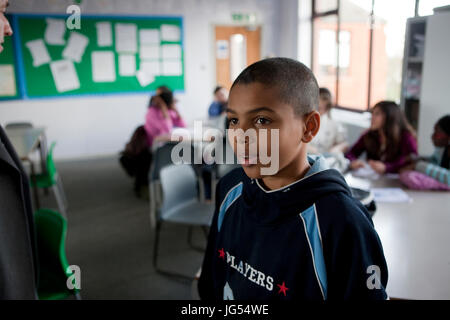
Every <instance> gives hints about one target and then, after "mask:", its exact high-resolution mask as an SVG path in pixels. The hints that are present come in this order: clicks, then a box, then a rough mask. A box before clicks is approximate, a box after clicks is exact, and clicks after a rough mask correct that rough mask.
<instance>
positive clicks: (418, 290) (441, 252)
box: [370, 177, 450, 299]
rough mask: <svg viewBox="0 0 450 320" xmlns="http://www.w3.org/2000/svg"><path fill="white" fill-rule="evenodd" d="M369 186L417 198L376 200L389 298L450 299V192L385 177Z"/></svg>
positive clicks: (376, 219)
mask: <svg viewBox="0 0 450 320" xmlns="http://www.w3.org/2000/svg"><path fill="white" fill-rule="evenodd" d="M370 184H371V186H372V187H375V188H382V187H393V188H402V189H403V190H404V191H405V192H406V193H407V194H408V195H409V196H410V197H411V198H412V199H413V201H412V202H410V203H379V202H378V203H377V211H376V213H375V215H374V216H373V222H374V225H375V229H376V230H377V232H378V235H379V236H380V239H381V242H382V244H383V248H384V253H385V257H386V261H387V264H388V272H389V279H388V285H387V288H386V289H387V293H388V295H389V296H390V297H395V298H402V299H450V193H449V192H442V191H414V190H409V189H406V188H404V187H403V186H402V185H401V183H400V181H399V180H396V179H389V178H386V177H382V178H379V179H378V180H372V181H370Z"/></svg>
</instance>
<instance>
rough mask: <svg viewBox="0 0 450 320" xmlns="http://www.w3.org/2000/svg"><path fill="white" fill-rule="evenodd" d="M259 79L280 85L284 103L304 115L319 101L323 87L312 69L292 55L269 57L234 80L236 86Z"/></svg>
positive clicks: (315, 107)
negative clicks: (287, 56)
mask: <svg viewBox="0 0 450 320" xmlns="http://www.w3.org/2000/svg"><path fill="white" fill-rule="evenodd" d="M254 82H259V83H261V84H263V85H265V86H269V87H276V88H277V89H278V91H279V98H280V100H281V101H282V102H284V103H287V104H290V105H291V106H292V107H293V108H294V113H295V114H296V115H299V116H302V115H305V114H307V113H309V112H311V111H313V110H315V109H317V106H318V104H319V86H318V84H317V80H316V78H315V77H314V74H313V73H312V71H311V70H310V69H309V68H308V67H306V66H305V65H304V64H303V63H301V62H299V61H297V60H293V59H289V58H268V59H264V60H260V61H258V62H255V63H253V64H252V65H250V66H248V67H247V68H246V69H244V71H242V72H241V74H239V76H238V77H237V78H236V80H234V82H233V85H232V86H231V89H230V91H231V90H232V89H233V87H234V86H236V85H241V84H244V85H246V84H251V83H254Z"/></svg>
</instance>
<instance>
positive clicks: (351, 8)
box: [311, 0, 450, 111]
mask: <svg viewBox="0 0 450 320" xmlns="http://www.w3.org/2000/svg"><path fill="white" fill-rule="evenodd" d="M445 4H450V0H420V1H416V0H402V1H392V0H312V32H311V35H312V50H311V67H312V70H313V72H314V73H315V75H316V77H317V80H318V82H319V86H321V87H327V88H328V89H330V90H331V92H332V93H333V94H334V98H335V103H336V105H337V106H338V107H343V108H346V109H351V110H355V111H366V110H368V109H369V108H370V107H372V106H373V105H374V104H375V103H377V102H378V101H380V100H394V101H396V102H400V92H401V81H402V78H401V76H402V63H403V46H404V42H405V27H406V20H407V19H408V18H409V17H413V16H414V15H415V13H417V14H420V15H422V14H432V8H434V7H436V6H443V5H445ZM337 34H339V36H337Z"/></svg>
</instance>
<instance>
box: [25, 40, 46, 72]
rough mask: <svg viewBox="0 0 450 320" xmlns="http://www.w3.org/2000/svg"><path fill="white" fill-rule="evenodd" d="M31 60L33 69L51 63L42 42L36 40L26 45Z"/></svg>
mask: <svg viewBox="0 0 450 320" xmlns="http://www.w3.org/2000/svg"><path fill="white" fill-rule="evenodd" d="M25 45H26V46H27V48H28V49H29V50H30V53H31V57H32V58H33V67H39V66H41V65H43V64H46V63H49V62H50V61H51V59H50V55H49V54H48V51H47V47H46V46H45V43H44V40H42V39H36V40H31V41H28V42H27V43H26V44H25Z"/></svg>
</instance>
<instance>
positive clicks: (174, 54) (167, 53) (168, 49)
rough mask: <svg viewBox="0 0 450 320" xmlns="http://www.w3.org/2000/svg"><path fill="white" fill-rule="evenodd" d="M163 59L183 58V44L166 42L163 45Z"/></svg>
mask: <svg viewBox="0 0 450 320" xmlns="http://www.w3.org/2000/svg"><path fill="white" fill-rule="evenodd" d="M161 51H162V58H163V59H181V46H180V45H179V44H165V45H163V46H161Z"/></svg>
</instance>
